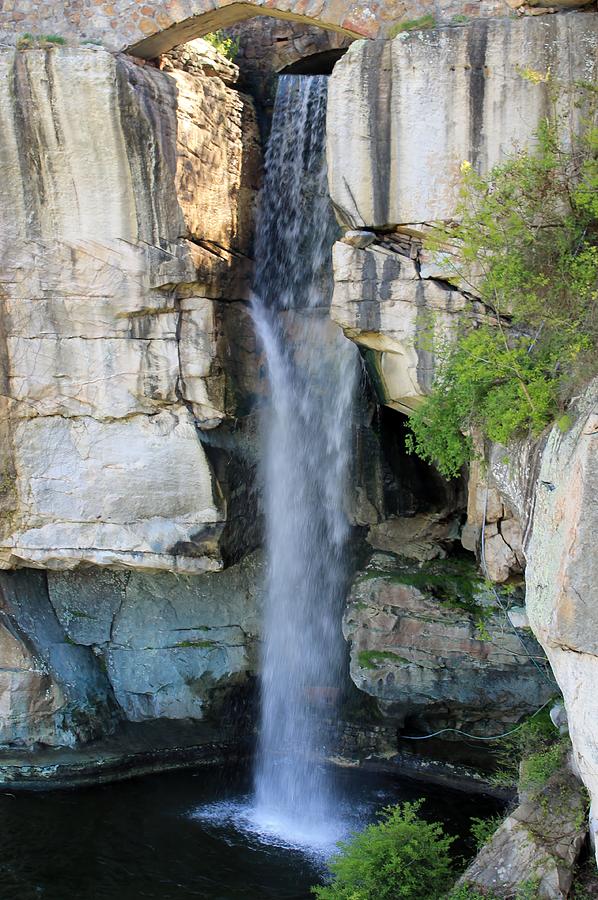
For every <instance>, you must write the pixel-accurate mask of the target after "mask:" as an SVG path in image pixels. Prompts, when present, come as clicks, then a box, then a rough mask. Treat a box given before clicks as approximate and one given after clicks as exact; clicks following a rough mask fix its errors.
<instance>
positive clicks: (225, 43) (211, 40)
mask: <svg viewBox="0 0 598 900" xmlns="http://www.w3.org/2000/svg"><path fill="white" fill-rule="evenodd" d="M203 39H204V41H207V42H208V44H211V45H212V47H213V48H214V49H215V50H216V51H217V52H218V53H220V55H221V56H226V58H227V59H230V60H231V61H232V60H234V59H235V57H236V55H237V53H238V52H239V41H238V40H235V39H234V38H231V37H227V35H226V34H225V33H224V31H212V32H210V34H204V36H203Z"/></svg>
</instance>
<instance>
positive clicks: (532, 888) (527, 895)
mask: <svg viewBox="0 0 598 900" xmlns="http://www.w3.org/2000/svg"><path fill="white" fill-rule="evenodd" d="M539 887H540V878H538V877H536V878H528V879H527V881H522V882H521V884H520V885H519V887H518V888H517V893H516V895H515V900H538V889H539Z"/></svg>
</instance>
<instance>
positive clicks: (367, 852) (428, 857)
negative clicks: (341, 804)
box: [312, 801, 454, 900]
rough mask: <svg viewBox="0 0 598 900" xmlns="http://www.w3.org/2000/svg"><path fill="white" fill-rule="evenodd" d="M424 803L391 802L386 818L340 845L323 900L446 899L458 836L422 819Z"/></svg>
mask: <svg viewBox="0 0 598 900" xmlns="http://www.w3.org/2000/svg"><path fill="white" fill-rule="evenodd" d="M421 805H422V803H421V801H419V802H417V803H403V804H399V805H398V806H394V807H393V806H389V807H387V808H386V809H384V810H383V811H382V813H381V816H382V820H381V821H380V822H379V823H378V824H376V825H369V826H368V827H367V828H366V829H365V830H364V831H362V832H360V833H358V834H355V835H353V837H352V838H351V840H349V841H347V842H343V843H341V844H339V851H338V852H337V853H336V855H335V856H333V858H332V860H331V861H330V863H329V867H330V871H331V873H332V876H333V880H332V882H331V884H328V885H325V886H322V887H314V888H312V892H313V893H314V894H315V896H316V897H317V898H319V900H421V898H422V897H425V898H426V900H440V898H442V897H444V896H445V895H446V892H447V891H448V889H449V887H450V884H451V880H452V877H453V876H452V865H451V859H450V853H449V851H450V848H451V845H452V843H453V840H454V838H452V837H448V836H447V835H445V834H444V832H443V829H442V826H441V825H440V824H439V823H437V822H434V823H430V822H425V821H424V820H423V819H421V818H419V816H418V813H419V810H420V808H421Z"/></svg>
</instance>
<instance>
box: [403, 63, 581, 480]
mask: <svg viewBox="0 0 598 900" xmlns="http://www.w3.org/2000/svg"><path fill="white" fill-rule="evenodd" d="M524 74H525V77H527V78H528V79H529V80H531V81H546V77H544V76H540V75H539V73H534V72H530V71H529V70H528V71H526V72H525V73H524ZM567 90H568V92H569V93H570V94H573V99H572V101H571V102H575V103H576V104H577V105H578V106H583V109H584V111H585V116H583V117H582V125H581V126H580V129H579V133H578V134H576V135H574V136H573V138H572V142H570V139H571V135H570V134H569V133H568V132H567V125H568V123H567V122H565V121H563V119H561V118H559V117H558V116H557V114H556V112H553V113H552V114H551V115H550V116H549V117H547V118H546V119H545V120H544V121H543V122H542V123H541V124H540V127H539V128H538V130H537V132H536V148H535V149H534V150H520V151H518V152H517V153H515V155H513V156H512V157H511V158H510V159H508V160H507V161H506V162H505V163H503V164H502V165H499V166H496V167H495V168H494V169H492V171H491V172H490V173H489V174H488V175H486V176H480V175H478V174H476V173H475V172H474V171H473V169H472V167H471V166H470V165H469V164H468V163H464V164H463V166H462V184H461V191H460V197H459V202H458V208H457V219H458V220H459V223H460V224H458V225H455V226H441V225H439V226H438V228H437V229H436V231H435V234H434V235H433V236H432V237H431V238H429V239H428V241H427V244H428V247H429V248H430V249H432V250H442V251H443V255H444V259H445V267H446V271H447V278H449V280H451V279H452V280H456V281H457V282H458V283H460V284H461V285H463V284H465V285H469V286H471V288H472V289H473V290H474V291H475V293H476V294H477V295H479V296H480V298H481V300H482V302H483V304H484V306H485V309H486V311H487V313H486V315H485V317H484V320H481V319H480V318H479V317H478V319H477V320H475V321H474V320H473V319H472V318H471V317H469V318H467V317H464V318H463V319H462V320H461V322H460V323H459V325H458V328H457V330H456V334H455V335H454V340H451V341H446V342H445V343H444V344H438V343H436V345H435V346H433V350H434V352H435V353H436V355H437V357H438V360H439V365H438V370H437V373H436V376H435V380H434V384H433V387H432V391H431V394H430V396H429V397H428V398H426V400H424V401H423V403H422V404H421V406H420V407H419V408H418V409H417V410H416V411H415V412H414V413H413V414H412V415H411V416H410V419H409V425H410V428H411V434H410V435H409V436H408V438H407V449H408V450H409V452H415V453H417V454H418V455H419V456H421V457H422V458H423V459H425V460H427V461H429V462H432V463H434V464H435V465H436V466H437V468H438V469H439V470H440V472H442V474H443V475H445V476H446V477H448V478H451V477H455V476H456V475H458V474H459V472H460V470H461V468H462V466H463V465H464V464H465V463H466V462H467V461H468V460H469V459H470V458H471V457H472V454H473V444H472V440H471V436H470V435H471V434H472V431H473V430H474V429H479V430H480V431H481V433H482V434H483V435H484V436H486V437H488V438H490V439H491V440H493V441H496V442H498V443H500V444H506V443H507V442H508V441H509V440H510V439H511V438H513V437H514V436H516V435H525V434H532V435H536V434H538V433H539V432H541V431H542V430H543V429H544V428H545V427H546V426H547V425H548V424H549V423H551V422H552V421H554V419H555V418H557V417H558V416H559V413H562V410H563V409H564V407H565V406H566V404H567V401H568V398H569V397H570V396H571V394H572V392H573V390H574V388H575V386H576V384H577V383H578V382H579V381H582V382H584V381H587V380H589V378H591V377H592V375H593V374H594V373H595V372H596V359H597V357H598V355H597V354H596V352H595V351H596V347H597V344H598V127H596V126H595V125H594V124H593V121H594V119H593V116H594V114H595V109H596V106H597V100H598V91H597V90H596V89H595V88H593V87H592V86H588V85H574V86H571V87H570V88H568V89H567ZM560 93H561V94H562V93H563V91H561V92H560ZM551 96H552V98H553V108H554V110H556V108H557V99H558V98H557V90H556V88H551ZM569 131H570V129H569ZM565 133H567V136H566V137H563V135H564V134H565ZM447 247H448V248H451V249H450V251H449V252H447ZM426 340H429V338H428V337H427V335H426V332H425V331H424V332H423V334H422V337H421V341H423V342H425V341H426ZM561 418H562V416H561Z"/></svg>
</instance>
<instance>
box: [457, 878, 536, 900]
mask: <svg viewBox="0 0 598 900" xmlns="http://www.w3.org/2000/svg"><path fill="white" fill-rule="evenodd" d="M539 885H540V879H539V878H528V879H527V881H523V882H521V884H520V885H519V886H518V888H517V893H516V894H515V896H514V900H538V887H539ZM447 900H500V897H499V895H498V894H495V893H494V891H491V890H489V889H486V888H481V887H478V885H473V884H461V885H459V887H456V888H454V889H453V890H452V891H451V893H450V894H449V895H448V898H447Z"/></svg>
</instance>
